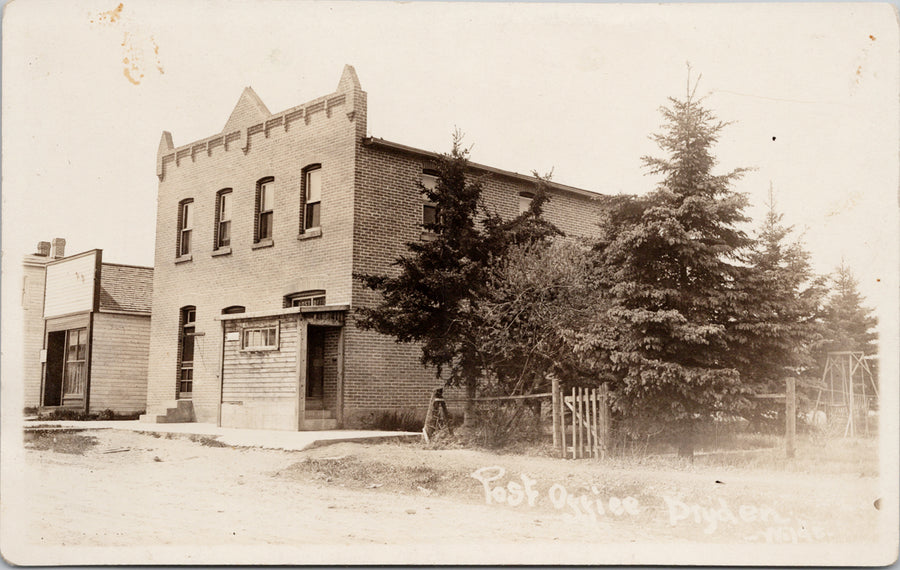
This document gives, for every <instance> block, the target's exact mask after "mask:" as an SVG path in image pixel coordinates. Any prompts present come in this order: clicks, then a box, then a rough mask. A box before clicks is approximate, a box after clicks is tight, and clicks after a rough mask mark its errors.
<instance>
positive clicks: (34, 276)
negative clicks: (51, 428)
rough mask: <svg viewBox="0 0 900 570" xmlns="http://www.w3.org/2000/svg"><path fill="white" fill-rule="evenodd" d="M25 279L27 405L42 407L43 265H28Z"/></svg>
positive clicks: (23, 288)
mask: <svg viewBox="0 0 900 570" xmlns="http://www.w3.org/2000/svg"><path fill="white" fill-rule="evenodd" d="M24 272H25V275H24V276H23V277H22V323H23V326H22V329H23V330H22V332H23V336H22V350H23V357H24V359H25V365H24V374H25V376H24V384H25V406H27V407H37V406H39V405H40V404H41V370H42V367H41V349H42V348H44V316H43V313H42V311H43V308H44V266H43V264H41V265H29V264H25V267H24Z"/></svg>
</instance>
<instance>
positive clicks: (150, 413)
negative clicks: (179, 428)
mask: <svg viewBox="0 0 900 570" xmlns="http://www.w3.org/2000/svg"><path fill="white" fill-rule="evenodd" d="M140 420H141V421H142V422H144V423H149V424H181V423H188V422H193V421H196V418H195V417H194V402H192V401H191V400H172V401H170V402H166V403H165V404H163V405H162V406H160V407H158V408H155V409H152V410H147V413H146V414H142V415H141V417H140Z"/></svg>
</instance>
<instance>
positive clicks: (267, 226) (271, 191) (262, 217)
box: [254, 178, 275, 243]
mask: <svg viewBox="0 0 900 570" xmlns="http://www.w3.org/2000/svg"><path fill="white" fill-rule="evenodd" d="M274 210H275V180H274V179H273V178H263V179H262V180H260V181H259V182H257V183H256V224H255V225H256V239H255V240H254V241H255V242H257V243H258V242H261V241H264V240H271V239H272V218H273V215H274Z"/></svg>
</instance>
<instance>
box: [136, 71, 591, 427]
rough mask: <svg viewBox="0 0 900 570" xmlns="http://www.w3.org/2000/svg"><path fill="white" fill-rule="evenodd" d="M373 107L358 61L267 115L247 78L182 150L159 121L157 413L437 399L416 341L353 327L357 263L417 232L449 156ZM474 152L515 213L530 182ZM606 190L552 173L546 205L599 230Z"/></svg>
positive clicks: (328, 413) (245, 413)
mask: <svg viewBox="0 0 900 570" xmlns="http://www.w3.org/2000/svg"><path fill="white" fill-rule="evenodd" d="M366 116H367V106H366V93H365V92H364V91H363V90H362V88H361V86H360V83H359V80H358V79H357V76H356V72H355V71H354V70H353V68H352V67H350V66H347V67H345V69H344V71H343V74H342V76H341V79H340V81H339V83H338V87H337V90H336V91H335V92H334V93H331V94H328V95H326V96H324V97H320V98H318V99H314V100H312V101H309V102H307V103H304V104H302V105H300V106H297V107H293V108H291V109H288V110H286V111H282V112H279V113H271V112H269V110H268V109H267V108H266V106H265V105H264V104H263V103H262V101H261V100H260V99H259V98H258V97H257V96H256V94H255V93H254V92H253V91H252V89H250V88H249V87H248V88H247V89H245V90H244V92H243V94H242V95H241V97H240V99H239V101H238V103H237V105H236V106H235V108H234V111H233V112H232V113H231V116H230V117H229V118H228V120H227V122H226V123H225V127H224V128H223V130H222V132H220V133H217V134H215V135H213V136H210V137H208V138H205V139H202V140H199V141H196V142H192V143H190V144H186V145H183V146H179V147H175V146H174V144H173V141H172V136H171V134H169V133H168V132H164V133H163V135H162V139H161V141H160V145H159V152H158V155H157V175H158V177H159V198H158V211H157V228H156V252H155V263H154V267H155V272H154V283H153V319H152V330H151V341H150V372H149V384H148V402H147V403H148V411H149V412H150V413H148V416H147V417H146V418H145V419H146V420H149V421H167V420H169V421H171V420H179V419H181V420H184V419H187V418H190V417H194V418H196V420H197V421H202V422H219V423H220V424H221V425H223V426H233V427H260V428H273V429H288V430H298V429H320V428H327V427H333V426H337V425H339V426H348V427H349V426H356V425H361V424H363V423H364V422H365V418H366V417H367V415H370V414H372V413H373V412H376V411H379V410H391V409H397V408H403V407H419V408H421V407H423V406H424V405H425V404H426V403H427V401H428V397H429V394H430V391H431V390H432V389H433V388H434V387H436V386H437V385H439V384H440V381H439V380H436V379H435V377H434V372H433V371H432V370H426V369H424V368H423V367H422V366H421V364H420V363H419V350H418V348H417V347H415V346H411V345H401V344H397V343H396V342H394V340H393V339H392V338H389V337H386V336H383V335H380V334H378V333H375V332H372V331H364V330H361V329H359V328H357V327H356V326H355V317H354V312H353V310H354V308H356V307H359V306H365V305H367V304H370V303H373V302H375V301H376V296H375V294H374V293H373V292H371V291H368V290H366V289H365V288H364V287H363V286H362V285H361V284H360V283H359V282H358V281H355V280H354V279H353V274H354V273H376V272H385V271H390V267H391V262H392V261H393V260H395V259H396V258H397V257H398V256H399V255H401V254H403V253H404V252H405V247H404V244H405V243H407V242H410V241H414V240H417V239H422V237H423V236H422V225H421V224H422V223H423V217H424V218H427V217H428V216H430V215H433V209H432V207H431V206H430V205H429V204H427V203H425V202H424V200H423V196H422V194H421V188H420V183H422V184H426V185H427V184H429V183H430V182H431V181H432V180H433V175H432V170H431V168H432V167H433V164H434V160H435V158H436V156H437V155H435V154H434V153H430V152H426V151H422V150H418V149H415V148H411V147H407V146H404V145H400V144H397V143H392V142H388V141H385V140H382V139H377V138H370V137H367V136H366ZM471 166H472V175H473V176H481V177H482V178H483V180H484V188H485V194H484V199H485V201H486V203H487V205H488V206H489V207H491V208H493V209H494V210H496V211H498V212H500V213H501V214H503V215H508V216H509V217H513V216H515V215H517V214H518V213H519V211H520V208H522V207H523V205H525V204H526V203H527V200H528V193H529V192H531V191H533V190H534V179H533V178H532V177H530V176H524V175H520V174H516V173H513V172H507V171H503V170H500V169H496V168H491V167H487V166H482V165H477V164H472V165H471ZM594 196H596V194H593V193H591V192H588V191H585V190H580V189H577V188H573V187H569V186H564V185H561V184H555V183H554V184H551V199H550V202H549V203H548V204H547V206H546V208H545V212H546V217H547V218H548V219H549V220H551V221H553V222H554V223H556V224H557V225H558V226H559V227H560V228H562V229H563V230H564V231H566V232H567V233H572V234H580V235H586V234H590V233H591V232H592V229H593V224H594V220H596V216H595V215H594V214H595V213H596V211H597V209H598V208H599V206H598V204H597V203H596V202H595V201H593V200H592V197H594ZM179 401H180V403H176V402H179ZM188 402H190V404H188ZM191 408H192V410H191ZM167 410H168V413H167Z"/></svg>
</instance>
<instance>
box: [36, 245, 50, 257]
mask: <svg viewBox="0 0 900 570" xmlns="http://www.w3.org/2000/svg"><path fill="white" fill-rule="evenodd" d="M35 255H40V256H41V257H48V256H49V255H50V242H49V241H39V242H38V244H37V252H36V253H35Z"/></svg>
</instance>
